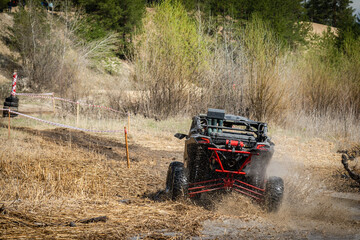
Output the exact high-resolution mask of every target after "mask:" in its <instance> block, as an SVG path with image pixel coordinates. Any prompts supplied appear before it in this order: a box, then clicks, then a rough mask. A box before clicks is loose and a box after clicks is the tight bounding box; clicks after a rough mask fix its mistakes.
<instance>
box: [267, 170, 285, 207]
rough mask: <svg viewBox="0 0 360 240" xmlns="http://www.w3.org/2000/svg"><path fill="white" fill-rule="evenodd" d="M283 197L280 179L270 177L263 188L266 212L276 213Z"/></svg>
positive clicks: (282, 182)
mask: <svg viewBox="0 0 360 240" xmlns="http://www.w3.org/2000/svg"><path fill="white" fill-rule="evenodd" d="M283 195H284V181H283V180H282V178H280V177H270V178H269V179H268V180H267V182H266V187H265V199H264V200H265V202H264V203H265V208H266V210H267V211H268V212H276V211H277V210H278V209H279V207H280V204H281V201H282V198H283Z"/></svg>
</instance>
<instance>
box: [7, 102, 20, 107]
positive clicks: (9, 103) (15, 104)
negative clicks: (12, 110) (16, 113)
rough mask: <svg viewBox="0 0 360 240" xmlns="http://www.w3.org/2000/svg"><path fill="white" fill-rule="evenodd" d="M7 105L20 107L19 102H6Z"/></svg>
mask: <svg viewBox="0 0 360 240" xmlns="http://www.w3.org/2000/svg"><path fill="white" fill-rule="evenodd" d="M4 106H6V107H19V102H4Z"/></svg>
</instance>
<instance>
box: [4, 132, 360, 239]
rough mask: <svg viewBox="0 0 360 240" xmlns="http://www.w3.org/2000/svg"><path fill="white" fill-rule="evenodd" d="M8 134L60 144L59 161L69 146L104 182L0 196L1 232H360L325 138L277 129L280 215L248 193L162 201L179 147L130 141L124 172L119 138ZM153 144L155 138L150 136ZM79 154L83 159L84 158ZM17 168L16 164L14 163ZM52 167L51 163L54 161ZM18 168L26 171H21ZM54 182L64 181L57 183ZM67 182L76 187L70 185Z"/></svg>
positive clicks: (228, 235) (155, 235)
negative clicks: (37, 194) (36, 197)
mask: <svg viewBox="0 0 360 240" xmlns="http://www.w3.org/2000/svg"><path fill="white" fill-rule="evenodd" d="M3 127H5V126H3ZM14 130H17V131H19V132H23V133H26V134H29V135H30V136H32V137H29V140H28V142H29V144H30V143H31V141H33V142H34V143H33V144H35V143H39V144H40V146H41V147H42V148H43V149H44V151H45V149H48V148H51V149H58V151H59V156H58V158H60V157H61V156H60V155H61V154H60V152H61V153H62V154H65V153H67V151H69V154H71V155H74V156H75V157H76V159H77V160H76V161H75V162H70V163H69V164H70V168H71V169H81V170H80V172H81V171H83V172H87V171H92V172H93V174H92V175H89V176H88V177H86V178H95V179H97V178H99V179H100V180H99V181H98V182H96V183H94V184H98V185H99V187H94V188H92V187H90V190H89V191H90V194H88V195H86V197H81V198H79V197H75V196H72V195H66V194H67V192H66V190H65V191H64V192H63V193H62V194H64V195H63V197H59V196H55V195H54V196H52V197H53V200H51V201H50V202H41V201H40V202H37V203H36V204H35V203H34V202H33V201H26V199H23V200H22V199H21V198H20V197H18V198H16V197H15V198H14V200H13V201H2V199H0V203H3V204H4V207H3V208H1V204H0V238H5V239H10V238H60V239H69V238H79V239H99V238H109V239H190V238H192V239H240V238H249V239H273V238H279V239H299V238H305V239H306V238H308V239H319V238H320V239H323V238H338V239H358V238H359V237H360V235H359V233H358V229H359V228H360V209H359V206H360V199H359V194H358V193H357V192H356V191H358V190H357V189H355V190H354V189H353V188H351V187H350V186H349V185H351V184H350V183H349V181H347V180H343V179H342V174H343V173H344V170H343V168H342V165H341V155H340V154H339V153H336V150H337V149H336V146H335V145H334V144H332V143H330V142H327V141H324V140H322V139H302V138H300V137H286V136H285V135H284V134H282V133H281V132H280V133H277V134H276V135H275V137H274V139H273V140H274V141H275V143H276V144H277V145H276V151H275V156H274V158H273V162H272V164H271V166H270V167H269V170H268V172H269V175H276V176H280V177H282V178H283V179H284V180H285V197H284V201H283V205H282V207H281V209H280V211H279V212H277V213H271V214H269V213H266V212H264V211H263V210H262V209H261V208H260V207H259V206H258V205H257V204H255V203H253V202H252V201H251V200H249V199H248V198H246V197H244V196H241V195H238V194H233V193H230V194H225V195H220V196H215V195H211V197H210V198H209V199H208V200H207V201H208V202H207V203H205V204H202V203H201V202H198V203H194V202H191V201H185V202H173V201H169V200H167V199H166V197H165V196H164V194H162V192H161V190H162V189H163V188H164V185H165V178H166V171H167V167H168V164H169V163H170V162H171V161H173V160H177V161H182V154H183V153H182V151H175V150H171V151H165V150H152V149H150V148H147V147H143V146H141V145H136V144H134V143H132V141H130V143H131V144H130V156H131V160H132V161H131V168H130V169H127V167H126V158H125V148H124V144H123V142H120V141H119V140H116V139H112V138H108V137H102V136H96V135H90V134H86V133H84V132H79V131H69V130H67V129H53V130H34V129H30V128H25V127H17V128H16V129H14ZM175 141H178V140H176V139H174V143H176V144H179V142H175ZM133 142H136V141H133ZM153 143H154V144H156V141H154V142H153ZM181 144H182V143H181ZM89 152H90V153H91V154H93V155H91V156H92V157H91V156H90V158H89V156H88V155H87V154H88V153H89ZM84 154H85V156H88V157H87V158H89V159H88V160H86V159H85V160H82V156H83V155H84ZM4 156H5V157H6V156H7V155H6V154H5V155H4V154H2V153H0V160H1V158H4ZM96 156H99V157H96ZM30 157H31V156H29V157H28V158H30ZM44 158H47V156H44ZM92 158H93V159H92ZM95 158H98V159H95ZM39 161H41V160H39ZM13 164H14V163H13ZM16 164H19V166H21V164H20V163H16ZM39 164H40V163H39ZM44 164H45V163H44ZM49 164H51V166H53V168H56V167H57V166H56V163H55V162H51V163H49ZM30 165H34V164H33V163H31V164H30ZM30 165H29V166H28V168H30ZM39 166H40V165H39ZM94 166H96V169H95V170H94ZM35 168H37V167H36V164H35V166H34V169H35ZM7 169H8V168H7V167H6V166H5V165H1V162H0V178H1V176H2V175H4V176H5V174H6V172H5V171H9V170H7ZM21 169H22V171H24V172H25V173H26V169H24V168H21ZM42 171H44V170H42ZM68 171H70V170H68ZM80 172H76V173H74V174H75V175H76V174H80ZM19 174H20V175H21V174H22V173H21V172H19ZM25 175H26V174H25ZM48 175H49V173H48ZM40 176H41V177H43V178H45V179H46V176H47V175H46V174H45V175H44V176H43V175H42V174H41V171H40ZM59 177H60V176H59ZM20 178H21V177H19V179H20ZM19 181H20V180H19ZM24 181H25V180H24ZM49 181H50V180H49ZM58 181H60V180H58ZM82 181H85V180H82ZM43 184H46V181H43ZM57 184H59V185H61V184H60V182H59V183H57ZM63 184H65V183H63ZM78 184H80V182H78ZM90 185H91V184H90ZM54 186H56V184H55V185H54ZM68 187H69V188H71V189H76V191H78V189H77V188H76V186H75V187H74V186H71V187H70V186H68ZM88 187H89V186H88ZM343 189H346V190H349V191H350V193H347V194H352V195H346V194H345V193H343V192H339V190H343ZM84 191H87V190H86V189H84ZM92 191H94V192H92ZM101 192H104V194H101ZM19 194H20V195H21V193H19ZM0 196H1V195H0ZM50 198H51V195H50ZM209 206H210V207H209ZM99 216H106V217H107V219H106V221H105V222H103V221H100V222H90V223H83V221H82V220H84V219H90V218H93V217H99Z"/></svg>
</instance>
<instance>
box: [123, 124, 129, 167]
mask: <svg viewBox="0 0 360 240" xmlns="http://www.w3.org/2000/svg"><path fill="white" fill-rule="evenodd" d="M124 132H125V147H126V159H127V167H128V168H130V159H129V146H128V139H127V131H126V127H124Z"/></svg>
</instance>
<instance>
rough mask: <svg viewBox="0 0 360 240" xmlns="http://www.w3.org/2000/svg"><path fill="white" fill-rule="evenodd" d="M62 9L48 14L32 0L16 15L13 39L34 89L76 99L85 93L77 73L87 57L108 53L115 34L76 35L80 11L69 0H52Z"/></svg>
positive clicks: (29, 85)
mask: <svg viewBox="0 0 360 240" xmlns="http://www.w3.org/2000/svg"><path fill="white" fill-rule="evenodd" d="M54 5H55V6H59V8H60V9H61V11H59V12H57V13H56V14H55V13H53V12H52V13H49V12H47V11H46V9H45V8H43V7H42V6H41V5H40V3H39V2H38V1H35V0H31V1H29V2H28V3H27V7H26V8H21V9H20V11H19V12H18V13H16V15H15V24H14V27H13V38H14V40H15V46H16V48H17V50H18V51H19V53H20V55H21V60H22V66H23V68H24V71H25V74H26V75H27V76H28V79H29V80H28V86H27V87H29V88H30V89H32V90H33V91H53V92H55V93H57V94H58V95H60V96H62V97H68V98H71V99H73V100H78V99H80V98H82V97H83V96H86V94H87V92H86V91H84V89H83V88H82V86H83V85H84V81H82V80H81V79H80V76H79V73H80V72H81V71H83V70H84V69H85V68H86V67H87V66H89V65H90V63H91V61H89V60H90V59H95V58H97V59H101V58H102V57H104V56H106V55H107V54H109V53H110V52H111V51H112V49H113V46H114V43H115V41H116V40H115V39H116V36H115V35H114V34H111V33H109V35H108V36H106V37H105V38H103V39H98V40H96V41H93V42H85V41H82V40H81V39H79V38H77V36H76V34H75V33H76V31H77V29H78V28H79V26H80V25H81V24H82V21H81V10H77V9H74V8H72V7H71V5H70V1H55V2H54Z"/></svg>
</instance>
